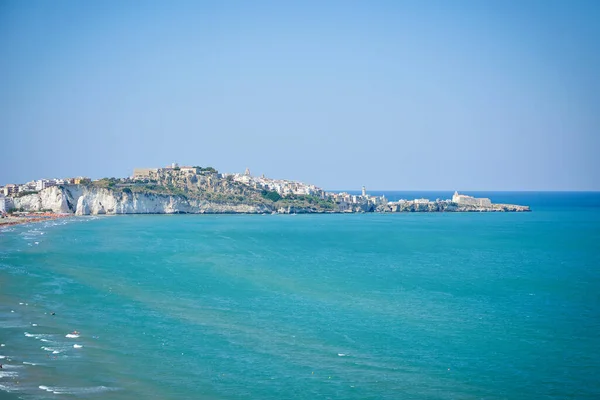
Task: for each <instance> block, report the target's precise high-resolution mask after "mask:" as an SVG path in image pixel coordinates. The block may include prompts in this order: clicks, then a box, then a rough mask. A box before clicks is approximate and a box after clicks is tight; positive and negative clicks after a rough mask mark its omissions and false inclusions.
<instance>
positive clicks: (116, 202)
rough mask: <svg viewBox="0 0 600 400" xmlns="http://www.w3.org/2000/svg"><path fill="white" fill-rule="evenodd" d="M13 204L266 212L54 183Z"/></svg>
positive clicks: (86, 210)
mask: <svg viewBox="0 0 600 400" xmlns="http://www.w3.org/2000/svg"><path fill="white" fill-rule="evenodd" d="M13 205H14V207H15V208H22V209H23V210H25V211H40V210H52V211H54V212H57V213H74V214H76V215H98V214H177V213H192V214H202V213H214V214H220V213H250V214H255V213H265V212H271V211H272V210H271V207H269V206H267V205H264V204H256V205H251V204H233V203H215V202H210V201H207V200H201V199H187V198H185V197H184V196H175V195H161V194H153V193H126V192H121V191H113V190H110V189H104V188H95V187H86V186H82V185H66V186H63V187H57V186H53V187H50V188H47V189H44V190H42V191H40V192H39V193H35V194H30V195H26V196H22V197H16V198H14V199H13Z"/></svg>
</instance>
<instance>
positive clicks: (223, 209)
mask: <svg viewBox="0 0 600 400" xmlns="http://www.w3.org/2000/svg"><path fill="white" fill-rule="evenodd" d="M50 211H51V212H55V213H67V214H77V215H88V214H129V213H169V214H170V213H356V212H452V211H454V212H456V211H459V212H460V211H464V212H466V211H529V207H527V206H517V205H509V204H493V203H492V202H491V200H490V199H487V198H475V197H471V196H467V195H464V194H459V193H458V192H457V193H455V194H454V196H453V197H452V199H447V200H440V199H436V200H429V199H412V200H408V199H407V200H398V201H388V200H387V199H386V198H385V196H373V195H369V194H367V192H366V189H365V187H364V186H363V188H362V192H361V194H350V193H347V192H340V193H334V192H327V191H325V190H323V189H321V188H319V187H317V186H315V185H311V184H306V183H303V182H298V181H291V180H284V179H272V178H267V177H265V176H264V175H262V176H253V175H252V174H251V173H250V170H249V169H246V171H245V172H244V173H219V172H218V171H217V170H216V169H214V168H212V167H200V166H179V165H178V164H176V163H173V164H171V165H169V166H167V167H162V168H135V169H134V170H133V173H132V175H131V176H130V177H126V178H103V179H97V180H92V179H90V178H87V177H77V178H65V179H41V180H36V181H31V182H28V183H25V184H9V185H6V186H4V187H0V212H1V213H3V214H6V213H7V212H13V213H14V212H50Z"/></svg>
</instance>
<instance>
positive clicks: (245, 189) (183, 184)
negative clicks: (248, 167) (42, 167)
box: [91, 166, 336, 211]
mask: <svg viewBox="0 0 600 400" xmlns="http://www.w3.org/2000/svg"><path fill="white" fill-rule="evenodd" d="M194 168H198V172H199V173H198V174H193V175H190V174H188V173H187V172H182V171H181V170H176V169H174V170H171V171H170V172H168V173H159V174H158V175H157V176H155V177H154V178H152V179H147V180H135V181H133V180H127V179H125V180H123V179H117V178H103V179H99V180H97V181H94V182H93V183H92V184H91V186H93V187H98V188H104V189H109V190H112V191H114V192H117V193H118V192H121V193H123V194H124V195H134V194H136V193H139V194H155V195H168V196H180V197H184V198H186V199H195V200H206V201H210V202H215V203H226V204H247V205H258V204H263V205H268V206H271V207H272V208H273V209H274V210H277V209H279V208H288V207H291V208H296V209H310V210H313V211H333V210H335V209H336V205H335V203H334V202H333V201H331V200H329V199H321V198H320V197H317V196H307V195H287V196H281V195H280V194H279V193H278V192H276V191H272V190H264V189H260V188H256V187H253V186H249V185H246V184H244V183H242V182H236V181H234V180H233V179H232V178H231V177H230V176H228V177H227V178H223V177H221V176H220V175H218V172H217V170H216V169H214V168H212V167H198V166H195V167H194Z"/></svg>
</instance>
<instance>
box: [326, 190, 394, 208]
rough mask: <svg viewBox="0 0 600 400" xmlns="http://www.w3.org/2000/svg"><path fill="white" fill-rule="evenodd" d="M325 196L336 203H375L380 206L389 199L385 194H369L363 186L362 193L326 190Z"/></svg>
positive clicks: (374, 204)
mask: <svg viewBox="0 0 600 400" xmlns="http://www.w3.org/2000/svg"><path fill="white" fill-rule="evenodd" d="M325 197H326V198H328V199H330V200H333V201H334V202H336V203H341V204H344V203H345V204H348V205H373V206H378V205H380V204H385V203H386V202H387V199H386V198H385V196H372V195H369V194H367V189H366V188H365V187H364V186H363V187H362V191H361V194H360V195H356V194H350V193H346V192H340V193H330V192H326V193H325Z"/></svg>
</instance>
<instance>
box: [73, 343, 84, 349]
mask: <svg viewBox="0 0 600 400" xmlns="http://www.w3.org/2000/svg"><path fill="white" fill-rule="evenodd" d="M73 347H75V348H76V349H80V348H82V347H83V346H82V345H80V344H74V345H73Z"/></svg>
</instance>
